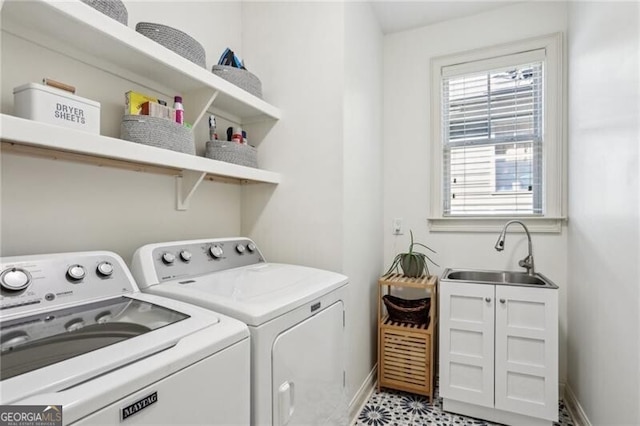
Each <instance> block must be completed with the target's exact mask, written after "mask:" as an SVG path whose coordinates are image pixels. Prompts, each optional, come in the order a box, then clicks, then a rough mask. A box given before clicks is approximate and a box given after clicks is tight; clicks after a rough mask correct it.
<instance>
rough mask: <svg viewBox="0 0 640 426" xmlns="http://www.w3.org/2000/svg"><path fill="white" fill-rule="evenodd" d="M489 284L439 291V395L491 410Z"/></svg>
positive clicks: (491, 292) (491, 297)
mask: <svg viewBox="0 0 640 426" xmlns="http://www.w3.org/2000/svg"><path fill="white" fill-rule="evenodd" d="M494 287H495V286H493V285H486V284H461V283H451V282H444V283H442V284H441V288H440V396H442V397H444V398H450V399H455V400H458V401H463V402H468V403H472V404H477V405H483V406H486V407H493V333H494V328H493V327H494V293H495V290H494Z"/></svg>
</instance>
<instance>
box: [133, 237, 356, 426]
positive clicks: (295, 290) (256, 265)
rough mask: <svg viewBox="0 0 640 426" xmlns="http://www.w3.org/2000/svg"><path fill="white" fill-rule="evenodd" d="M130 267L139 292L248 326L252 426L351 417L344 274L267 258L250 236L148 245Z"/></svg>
mask: <svg viewBox="0 0 640 426" xmlns="http://www.w3.org/2000/svg"><path fill="white" fill-rule="evenodd" d="M131 270H132V273H133V274H134V276H135V277H136V280H137V281H138V283H139V285H140V288H141V289H142V290H143V291H146V292H151V293H154V294H158V295H162V296H166V297H171V298H175V299H179V300H182V301H186V302H189V303H194V304H198V305H200V306H203V307H206V308H210V309H213V310H215V311H218V312H221V313H224V314H226V315H229V316H231V317H233V318H237V319H239V320H241V321H242V322H244V323H245V324H247V325H248V326H249V331H250V332H251V424H252V425H278V426H280V425H286V424H290V425H346V424H348V414H347V411H348V410H347V407H348V402H347V400H346V398H347V396H346V392H345V298H346V294H347V277H346V276H344V275H341V274H337V273H334V272H329V271H324V270H319V269H314V268H308V267H303V266H296V265H285V264H277V263H267V262H265V260H264V257H263V256H262V254H261V253H260V250H258V248H257V247H256V245H255V244H254V243H253V241H251V240H249V239H246V238H227V239H210V240H197V241H180V242H169V243H160V244H151V245H147V246H144V247H141V248H140V249H138V250H137V251H136V253H135V254H134V258H133V262H132V266H131Z"/></svg>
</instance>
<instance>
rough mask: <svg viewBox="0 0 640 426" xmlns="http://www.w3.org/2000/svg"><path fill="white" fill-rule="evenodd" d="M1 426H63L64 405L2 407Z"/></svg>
mask: <svg viewBox="0 0 640 426" xmlns="http://www.w3.org/2000/svg"><path fill="white" fill-rule="evenodd" d="M0 426H62V405H0Z"/></svg>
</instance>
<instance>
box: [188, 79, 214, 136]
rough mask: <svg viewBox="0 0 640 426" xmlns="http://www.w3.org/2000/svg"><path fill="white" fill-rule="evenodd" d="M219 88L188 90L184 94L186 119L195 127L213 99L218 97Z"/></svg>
mask: <svg viewBox="0 0 640 426" xmlns="http://www.w3.org/2000/svg"><path fill="white" fill-rule="evenodd" d="M218 93H220V92H219V91H217V90H206V89H198V90H193V91H190V92H186V93H185V94H184V99H183V102H184V106H185V108H186V111H185V119H186V120H187V122H189V123H191V124H192V125H193V127H194V128H195V127H196V126H197V125H198V123H199V122H200V120H202V117H203V116H204V114H205V113H206V112H207V109H208V108H209V106H211V104H212V103H213V101H215V100H216V97H218Z"/></svg>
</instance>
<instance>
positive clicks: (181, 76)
mask: <svg viewBox="0 0 640 426" xmlns="http://www.w3.org/2000/svg"><path fill="white" fill-rule="evenodd" d="M2 27H3V29H4V30H6V31H8V32H10V33H14V34H16V35H19V36H21V37H24V38H27V39H29V40H31V41H34V42H36V43H41V44H43V45H47V44H50V43H51V40H55V41H56V42H57V44H56V45H57V47H58V48H59V49H60V50H64V51H65V52H64V53H65V54H68V55H69V56H72V57H77V56H86V55H89V56H92V57H94V58H99V60H100V62H101V63H108V64H110V65H115V66H116V67H119V68H122V69H124V70H128V71H130V72H132V73H134V74H137V75H139V76H143V77H144V78H148V79H151V80H153V81H156V82H158V83H160V84H163V85H165V86H166V87H171V88H173V89H174V90H177V91H179V92H180V93H183V94H192V93H198V92H201V91H204V92H211V93H213V92H218V93H217V97H216V99H215V102H214V107H215V108H217V109H220V110H223V111H226V112H228V113H231V114H233V115H234V116H236V117H239V118H240V119H241V120H242V122H251V121H256V120H260V119H263V118H265V117H267V118H271V119H276V120H277V119H279V118H280V116H281V113H280V110H279V109H278V108H276V107H274V106H272V105H270V104H268V103H267V102H265V101H263V100H262V99H260V98H258V97H256V96H254V95H252V94H250V93H248V92H246V91H244V90H242V89H240V88H239V87H237V86H235V85H233V84H231V83H229V82H228V81H226V80H224V79H222V78H220V77H218V76H216V75H215V74H213V73H212V72H211V71H210V70H206V69H204V68H201V67H199V66H198V65H196V64H194V63H192V62H191V61H189V60H187V59H185V58H183V57H182V56H180V55H178V54H176V53H174V52H173V51H171V50H169V49H167V48H165V47H164V46H162V45H160V44H158V43H156V42H154V41H152V40H150V39H148V38H147V37H145V36H143V35H141V34H139V33H137V32H136V31H135V30H134V29H132V28H129V27H127V26H125V25H123V24H121V23H119V22H117V21H115V20H113V19H111V18H110V17H108V16H106V15H103V14H102V13H100V12H98V11H97V10H95V9H93V8H91V7H90V6H88V5H86V4H84V3H82V2H80V1H79V0H74V1H71V0H68V1H45V0H30V1H10V2H4V5H3V6H2ZM79 59H84V58H79ZM96 62H97V61H96ZM98 66H99V65H98ZM205 109H206V106H205Z"/></svg>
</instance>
